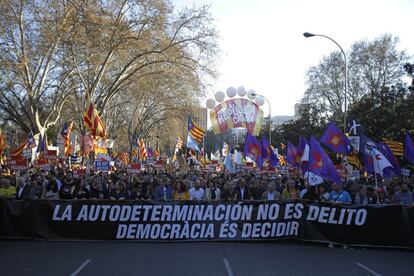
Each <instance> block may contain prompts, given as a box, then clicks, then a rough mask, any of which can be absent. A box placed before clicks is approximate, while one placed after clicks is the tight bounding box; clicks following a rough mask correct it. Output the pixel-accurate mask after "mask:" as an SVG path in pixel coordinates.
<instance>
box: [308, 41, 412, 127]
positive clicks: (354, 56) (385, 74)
mask: <svg viewBox="0 0 414 276" xmlns="http://www.w3.org/2000/svg"><path fill="white" fill-rule="evenodd" d="M397 43H398V39H397V38H394V37H392V36H391V35H388V34H386V35H382V36H380V37H379V38H377V39H374V40H373V41H365V40H362V41H358V42H356V43H354V44H353V45H352V47H351V50H350V53H349V54H348V57H349V62H348V70H349V74H348V76H349V77H348V87H349V89H348V94H347V100H348V105H352V104H353V103H354V102H356V101H358V100H359V99H361V98H362V97H363V96H364V95H367V94H369V93H371V92H373V93H379V92H380V91H382V90H383V89H384V87H387V86H391V85H393V84H395V83H400V82H402V77H403V76H404V70H403V65H404V63H406V61H407V59H408V56H407V54H406V53H405V52H404V51H398V50H397V49H396V46H397ZM344 74H345V63H344V60H343V57H342V55H341V53H340V52H333V53H332V54H330V55H329V56H327V57H324V58H323V59H322V61H321V62H320V63H319V65H317V66H312V67H311V68H310V69H309V70H308V72H307V77H308V80H307V85H308V89H307V90H306V92H305V95H304V97H303V101H305V102H306V103H308V104H310V105H311V108H312V109H316V110H319V112H320V116H321V117H324V118H325V119H333V120H337V121H340V120H341V118H342V117H343V111H342V110H343V106H344V100H345V97H344V85H343V80H344Z"/></svg>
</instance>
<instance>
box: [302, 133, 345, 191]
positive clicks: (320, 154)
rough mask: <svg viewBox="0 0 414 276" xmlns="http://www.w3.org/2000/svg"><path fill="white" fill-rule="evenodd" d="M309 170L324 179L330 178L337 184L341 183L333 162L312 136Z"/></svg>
mask: <svg viewBox="0 0 414 276" xmlns="http://www.w3.org/2000/svg"><path fill="white" fill-rule="evenodd" d="M309 171H310V172H312V173H314V174H316V175H319V176H320V177H322V178H324V179H328V180H332V181H333V182H335V183H338V184H339V183H341V177H340V176H339V174H338V172H337V171H336V169H335V166H334V164H333V163H332V161H331V159H330V158H329V156H328V155H327V154H326V152H325V151H324V150H323V149H322V147H321V145H320V144H319V142H318V140H316V139H315V137H313V136H312V137H311V141H310V146H309Z"/></svg>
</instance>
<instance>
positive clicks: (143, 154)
mask: <svg viewBox="0 0 414 276" xmlns="http://www.w3.org/2000/svg"><path fill="white" fill-rule="evenodd" d="M138 147H139V151H140V153H141V155H140V157H141V160H146V159H147V156H148V155H147V149H146V148H145V142H144V139H139V141H138Z"/></svg>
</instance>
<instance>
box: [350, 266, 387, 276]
mask: <svg viewBox="0 0 414 276" xmlns="http://www.w3.org/2000/svg"><path fill="white" fill-rule="evenodd" d="M355 264H356V265H357V266H359V267H361V268H363V269H365V270H366V271H368V272H369V273H371V274H372V275H375V276H381V274H379V273H377V272H375V271H374V270H372V269H370V268H369V267H366V266H365V265H363V264H361V263H355Z"/></svg>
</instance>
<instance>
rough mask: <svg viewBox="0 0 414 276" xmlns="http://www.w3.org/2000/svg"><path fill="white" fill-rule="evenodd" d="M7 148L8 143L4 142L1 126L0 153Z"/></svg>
mask: <svg viewBox="0 0 414 276" xmlns="http://www.w3.org/2000/svg"><path fill="white" fill-rule="evenodd" d="M5 148H7V145H6V143H5V142H4V136H3V132H2V130H1V128H0V155H1V154H2V153H3V150H4V149H5Z"/></svg>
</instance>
